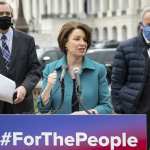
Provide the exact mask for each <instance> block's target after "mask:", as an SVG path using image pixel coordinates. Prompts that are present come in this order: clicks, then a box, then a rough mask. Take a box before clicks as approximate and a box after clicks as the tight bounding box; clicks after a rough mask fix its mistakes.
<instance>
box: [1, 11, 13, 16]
mask: <svg viewBox="0 0 150 150" xmlns="http://www.w3.org/2000/svg"><path fill="white" fill-rule="evenodd" d="M2 16H11V12H9V11H6V12H0V17H2Z"/></svg>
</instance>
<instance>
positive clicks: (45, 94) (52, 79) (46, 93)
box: [41, 70, 57, 104]
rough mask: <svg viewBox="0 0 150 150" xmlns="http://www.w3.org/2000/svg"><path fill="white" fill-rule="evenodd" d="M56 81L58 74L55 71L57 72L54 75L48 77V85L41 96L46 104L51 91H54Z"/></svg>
mask: <svg viewBox="0 0 150 150" xmlns="http://www.w3.org/2000/svg"><path fill="white" fill-rule="evenodd" d="M56 79H57V72H56V70H55V71H53V72H52V73H50V74H49V75H48V79H47V85H46V87H45V89H44V90H43V92H42V94H41V97H42V100H43V103H44V104H47V103H48V101H49V98H50V92H51V89H52V87H53V85H54V84H55V82H56Z"/></svg>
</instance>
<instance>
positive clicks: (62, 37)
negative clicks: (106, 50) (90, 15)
mask: <svg viewBox="0 0 150 150" xmlns="http://www.w3.org/2000/svg"><path fill="white" fill-rule="evenodd" d="M74 29H81V30H83V31H84V32H85V36H86V41H87V48H89V47H90V45H91V31H92V30H91V28H90V27H89V26H88V25H86V24H83V23H80V22H76V21H70V22H67V23H65V24H64V25H63V26H62V28H61V30H60V32H59V35H58V38H57V40H58V44H59V48H60V50H61V51H62V52H64V53H65V54H66V47H65V45H66V43H67V41H68V37H69V35H70V34H71V33H72V31H73V30H74Z"/></svg>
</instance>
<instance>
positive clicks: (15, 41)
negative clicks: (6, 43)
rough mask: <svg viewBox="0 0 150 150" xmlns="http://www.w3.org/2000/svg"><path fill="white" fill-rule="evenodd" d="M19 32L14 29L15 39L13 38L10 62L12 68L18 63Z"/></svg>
mask: <svg viewBox="0 0 150 150" xmlns="http://www.w3.org/2000/svg"><path fill="white" fill-rule="evenodd" d="M18 39H19V38H18V34H17V31H15V30H14V29H13V40H12V52H11V62H10V69H12V68H14V65H15V64H16V56H17V51H18V49H19V46H18V44H19V42H18Z"/></svg>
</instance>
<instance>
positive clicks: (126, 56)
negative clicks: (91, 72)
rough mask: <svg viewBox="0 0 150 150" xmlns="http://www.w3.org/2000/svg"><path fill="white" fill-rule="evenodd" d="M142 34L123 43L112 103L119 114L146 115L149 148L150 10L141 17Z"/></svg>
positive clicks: (116, 65)
mask: <svg viewBox="0 0 150 150" xmlns="http://www.w3.org/2000/svg"><path fill="white" fill-rule="evenodd" d="M139 25H140V28H139V29H140V34H138V36H136V37H134V38H132V39H129V40H127V41H125V42H123V43H121V44H120V45H119V46H118V48H117V52H116V56H115V58H114V64H113V69H112V102H113V105H114V109H115V112H116V113H121V114H147V137H148V138H147V142H148V148H149V146H150V92H149V91H150V7H147V8H145V9H144V10H143V12H142V15H141V24H139Z"/></svg>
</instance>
